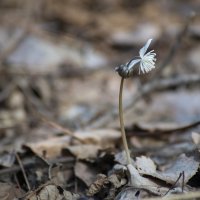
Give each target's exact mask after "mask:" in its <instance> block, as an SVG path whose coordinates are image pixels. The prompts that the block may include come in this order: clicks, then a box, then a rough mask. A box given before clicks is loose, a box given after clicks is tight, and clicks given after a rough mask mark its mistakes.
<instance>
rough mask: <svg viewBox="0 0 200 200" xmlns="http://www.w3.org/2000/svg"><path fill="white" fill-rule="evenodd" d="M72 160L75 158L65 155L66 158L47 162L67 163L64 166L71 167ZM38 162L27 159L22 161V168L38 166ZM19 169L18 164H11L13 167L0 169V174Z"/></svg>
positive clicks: (11, 172)
mask: <svg viewBox="0 0 200 200" xmlns="http://www.w3.org/2000/svg"><path fill="white" fill-rule="evenodd" d="M74 161H75V159H74V158H73V157H67V158H60V159H54V160H50V161H49V162H50V163H67V164H68V165H65V166H66V167H68V168H72V167H73V165H72V164H73V163H74ZM38 164H39V162H37V161H35V160H28V161H25V162H23V166H24V168H33V167H35V166H38ZM69 164H70V165H69ZM20 170H21V167H20V166H13V167H9V168H5V169H1V170H0V176H2V175H6V174H14V173H16V172H19V171H20Z"/></svg>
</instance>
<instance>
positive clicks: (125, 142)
mask: <svg viewBox="0 0 200 200" xmlns="http://www.w3.org/2000/svg"><path fill="white" fill-rule="evenodd" d="M123 86H124V78H123V77H122V78H121V82H120V90H119V121H120V127H121V136H122V141H123V145H124V149H125V152H126V158H127V164H131V156H130V151H129V148H128V143H127V139H126V133H125V128H124V116H123V103H122V102H123V99H122V98H123Z"/></svg>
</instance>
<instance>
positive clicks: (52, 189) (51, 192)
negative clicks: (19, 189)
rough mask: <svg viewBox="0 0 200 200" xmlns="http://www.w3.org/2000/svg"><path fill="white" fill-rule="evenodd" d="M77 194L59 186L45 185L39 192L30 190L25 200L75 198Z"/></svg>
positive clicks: (71, 199) (75, 199) (67, 199)
mask: <svg viewBox="0 0 200 200" xmlns="http://www.w3.org/2000/svg"><path fill="white" fill-rule="evenodd" d="M78 198H79V195H76V194H73V193H71V192H68V191H66V190H64V189H62V188H61V187H60V186H56V185H47V186H44V187H43V188H42V189H41V190H40V191H39V192H31V193H30V194H29V195H28V196H27V197H26V198H25V200H38V199H42V200H77V199H78Z"/></svg>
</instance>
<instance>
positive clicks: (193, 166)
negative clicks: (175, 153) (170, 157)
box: [136, 154, 199, 184]
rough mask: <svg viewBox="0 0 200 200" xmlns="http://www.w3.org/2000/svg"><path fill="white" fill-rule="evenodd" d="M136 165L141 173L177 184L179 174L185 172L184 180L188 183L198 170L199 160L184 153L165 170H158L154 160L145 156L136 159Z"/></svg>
mask: <svg viewBox="0 0 200 200" xmlns="http://www.w3.org/2000/svg"><path fill="white" fill-rule="evenodd" d="M136 166H137V169H138V171H139V173H141V174H144V175H150V176H152V177H155V178H158V179H160V180H163V181H165V182H167V183H170V184H175V183H176V181H177V179H178V177H179V175H180V174H181V173H182V172H184V181H185V183H187V182H188V181H189V179H190V178H192V176H194V175H195V174H196V172H197V170H198V166H199V162H198V161H196V160H195V158H194V157H187V156H186V155H185V154H182V155H180V156H179V158H177V160H176V161H174V163H173V164H172V165H171V166H170V167H169V168H168V169H166V170H165V171H163V172H160V171H157V170H156V166H155V164H154V162H153V161H152V160H151V159H150V158H147V157H145V156H142V157H139V158H137V159H136Z"/></svg>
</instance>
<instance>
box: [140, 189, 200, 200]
mask: <svg viewBox="0 0 200 200" xmlns="http://www.w3.org/2000/svg"><path fill="white" fill-rule="evenodd" d="M197 198H198V199H199V198H200V191H197V192H189V193H186V194H177V195H170V196H167V197H163V198H161V197H154V198H147V199H146V198H145V199H143V200H160V199H164V200H193V199H197Z"/></svg>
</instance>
